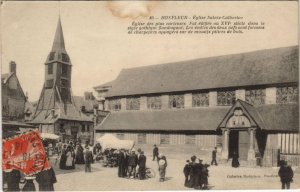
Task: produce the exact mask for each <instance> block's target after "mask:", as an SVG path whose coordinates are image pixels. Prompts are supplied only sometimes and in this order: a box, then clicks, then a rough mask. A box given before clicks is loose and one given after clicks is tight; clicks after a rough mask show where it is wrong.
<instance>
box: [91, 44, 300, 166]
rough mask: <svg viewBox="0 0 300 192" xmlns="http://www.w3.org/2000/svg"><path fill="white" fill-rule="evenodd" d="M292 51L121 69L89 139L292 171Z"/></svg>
mask: <svg viewBox="0 0 300 192" xmlns="http://www.w3.org/2000/svg"><path fill="white" fill-rule="evenodd" d="M298 78H299V76H298V48H297V47H285V48H277V49H270V50H261V51H255V52H249V53H241V54H235V55H227V56H220V57H212V58H204V59H197V60H192V61H183V62H178V63H170V64H162V65H153V66H146V67H137V68H131V69H124V70H122V71H121V73H120V75H119V76H118V77H117V78H116V79H115V80H114V81H113V83H112V87H111V88H110V89H109V91H108V92H107V93H106V97H105V109H106V110H109V111H110V113H109V114H108V116H107V117H106V118H105V119H104V120H103V122H102V123H100V124H98V125H97V126H96V128H95V130H96V133H95V137H99V136H101V135H102V134H104V133H108V132H109V133H114V134H116V135H117V136H118V137H119V138H121V139H132V140H135V141H136V143H137V144H151V145H152V144H161V145H168V146H172V145H190V146H192V145H195V146H199V147H200V148H203V149H209V150H211V149H213V147H215V146H217V147H218V151H219V155H218V156H219V157H220V158H221V159H222V160H224V161H227V160H228V159H231V157H232V154H233V152H237V153H238V154H239V156H240V159H241V160H244V161H245V162H246V163H247V164H248V165H255V164H260V163H258V162H259V161H260V160H261V161H262V163H261V164H262V165H263V166H277V162H278V160H279V159H286V160H288V162H289V163H290V164H293V165H299V154H300V149H299V139H300V138H299V108H298V107H299V104H298V103H299V102H298V97H299V94H298Z"/></svg>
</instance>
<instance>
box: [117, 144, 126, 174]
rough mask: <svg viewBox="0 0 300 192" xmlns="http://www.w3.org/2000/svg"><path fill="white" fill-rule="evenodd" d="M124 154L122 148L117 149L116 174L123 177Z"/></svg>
mask: <svg viewBox="0 0 300 192" xmlns="http://www.w3.org/2000/svg"><path fill="white" fill-rule="evenodd" d="M124 162H125V154H124V153H123V150H122V149H121V150H120V151H119V155H118V176H119V177H124V170H125V168H124V165H125V163H124Z"/></svg>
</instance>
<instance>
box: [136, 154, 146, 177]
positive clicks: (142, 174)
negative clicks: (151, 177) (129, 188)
mask: <svg viewBox="0 0 300 192" xmlns="http://www.w3.org/2000/svg"><path fill="white" fill-rule="evenodd" d="M146 160H147V158H146V156H145V155H144V151H141V153H140V156H139V159H138V165H139V179H140V180H143V179H146Z"/></svg>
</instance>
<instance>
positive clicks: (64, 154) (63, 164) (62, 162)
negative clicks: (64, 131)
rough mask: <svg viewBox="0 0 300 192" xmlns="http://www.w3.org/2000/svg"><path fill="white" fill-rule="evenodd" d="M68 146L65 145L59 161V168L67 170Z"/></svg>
mask: <svg viewBox="0 0 300 192" xmlns="http://www.w3.org/2000/svg"><path fill="white" fill-rule="evenodd" d="M67 152H68V151H67V145H64V146H63V148H62V151H61V156H60V160H59V168H60V169H66V162H67Z"/></svg>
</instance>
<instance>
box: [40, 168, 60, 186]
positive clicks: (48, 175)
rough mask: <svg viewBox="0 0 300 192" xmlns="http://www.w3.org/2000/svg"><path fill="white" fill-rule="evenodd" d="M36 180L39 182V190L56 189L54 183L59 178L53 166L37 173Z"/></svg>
mask: <svg viewBox="0 0 300 192" xmlns="http://www.w3.org/2000/svg"><path fill="white" fill-rule="evenodd" d="M36 182H37V183H38V184H39V191H54V187H53V184H54V183H56V182H57V180H56V176H55V172H54V170H53V169H52V167H51V168H50V169H47V170H44V171H41V172H39V173H38V174H37V175H36Z"/></svg>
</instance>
